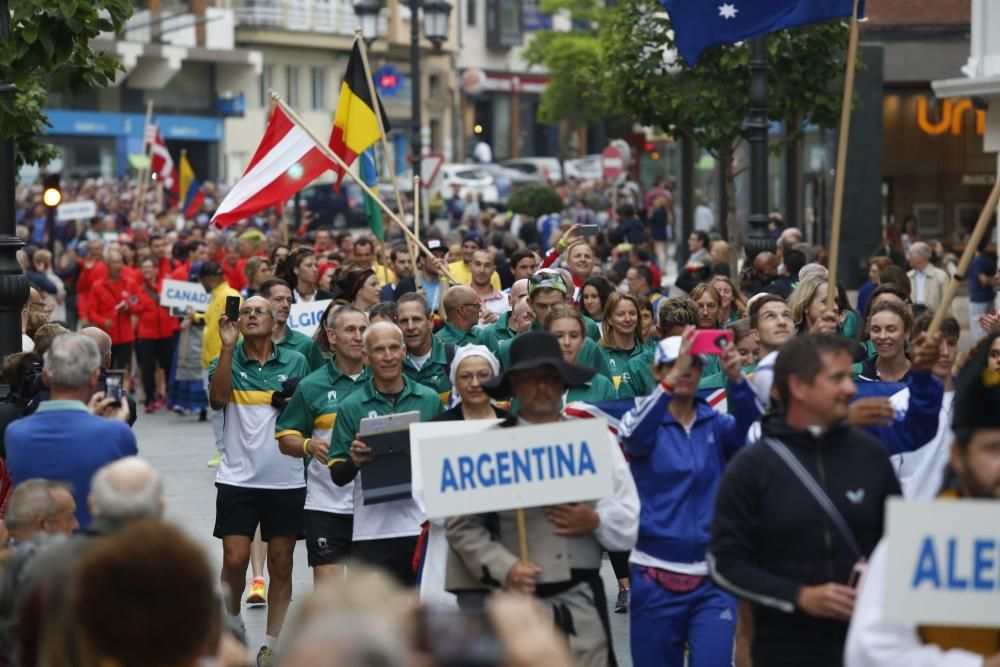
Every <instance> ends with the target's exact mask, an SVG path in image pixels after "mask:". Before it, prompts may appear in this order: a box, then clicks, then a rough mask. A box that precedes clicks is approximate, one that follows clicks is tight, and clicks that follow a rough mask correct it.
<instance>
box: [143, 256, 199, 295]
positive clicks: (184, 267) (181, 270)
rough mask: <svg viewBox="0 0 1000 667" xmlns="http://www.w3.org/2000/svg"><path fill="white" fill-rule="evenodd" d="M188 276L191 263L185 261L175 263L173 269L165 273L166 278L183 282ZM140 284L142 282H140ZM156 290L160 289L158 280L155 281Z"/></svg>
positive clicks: (189, 275)
mask: <svg viewBox="0 0 1000 667" xmlns="http://www.w3.org/2000/svg"><path fill="white" fill-rule="evenodd" d="M190 277H191V265H190V264H188V263H187V262H181V263H180V264H178V265H177V268H176V269H174V270H173V271H171V272H170V273H169V274H168V275H167V278H170V279H171V280H180V281H182V282H185V283H186V282H187V281H188V279H189V278H190ZM140 284H142V283H141V282H140ZM156 291H157V292H159V291H160V287H159V280H158V281H157V287H156Z"/></svg>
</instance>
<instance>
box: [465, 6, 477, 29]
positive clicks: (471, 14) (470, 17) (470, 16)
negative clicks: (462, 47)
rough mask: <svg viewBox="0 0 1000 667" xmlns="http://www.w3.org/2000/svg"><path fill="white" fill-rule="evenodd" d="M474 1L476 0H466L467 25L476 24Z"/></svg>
mask: <svg viewBox="0 0 1000 667" xmlns="http://www.w3.org/2000/svg"><path fill="white" fill-rule="evenodd" d="M476 2H477V0H466V3H465V22H466V24H468V25H472V26H474V25H476Z"/></svg>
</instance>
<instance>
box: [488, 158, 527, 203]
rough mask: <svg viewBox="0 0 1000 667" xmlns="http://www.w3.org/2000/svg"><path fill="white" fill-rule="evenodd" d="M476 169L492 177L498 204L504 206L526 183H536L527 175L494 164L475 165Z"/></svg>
mask: <svg viewBox="0 0 1000 667" xmlns="http://www.w3.org/2000/svg"><path fill="white" fill-rule="evenodd" d="M476 168H477V169H482V170H483V171H485V172H486V173H487V174H489V175H490V176H492V177H493V182H494V183H496V186H497V194H498V199H497V203H498V204H506V203H507V200H508V199H509V198H510V196H511V195H512V194H513V193H514V190H516V189H517V188H519V187H520V186H522V185H525V184H526V183H537V181H536V180H535V179H534V178H533V177H531V176H528V175H527V174H523V173H521V172H519V171H516V170H514V169H511V168H509V167H505V166H503V165H502V164H497V163H496V162H490V163H488V164H477V165H476Z"/></svg>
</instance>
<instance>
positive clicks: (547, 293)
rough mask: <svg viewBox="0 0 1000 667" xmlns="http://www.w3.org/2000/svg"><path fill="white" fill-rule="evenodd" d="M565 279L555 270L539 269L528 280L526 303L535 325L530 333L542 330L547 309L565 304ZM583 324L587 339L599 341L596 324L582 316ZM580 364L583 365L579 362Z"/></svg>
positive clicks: (566, 292) (598, 331)
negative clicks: (528, 305) (532, 313)
mask: <svg viewBox="0 0 1000 667" xmlns="http://www.w3.org/2000/svg"><path fill="white" fill-rule="evenodd" d="M566 280H568V279H567V278H563V277H562V274H560V273H559V272H558V271H556V270H555V269H539V270H538V271H536V272H535V273H534V274H532V276H531V278H529V279H528V303H529V304H530V305H531V309H532V310H534V311H535V323H534V324H533V325H532V326H531V330H532V331H541V330H542V320H544V319H545V316H546V315H548V313H549V309H550V308H551V307H552V306H555V305H557V304H560V303H566V302H567V299H566V295H567V294H568V293H569V287H568V286H567V284H566ZM583 323H584V325H585V327H586V329H587V338H589V339H590V340H592V341H594V342H597V341H599V340H600V339H601V329H600V327H598V326H597V322H594V320H592V319H590V318H589V317H587V316H586V315H584V316H583ZM580 363H585V361H584V360H582V359H581V360H580Z"/></svg>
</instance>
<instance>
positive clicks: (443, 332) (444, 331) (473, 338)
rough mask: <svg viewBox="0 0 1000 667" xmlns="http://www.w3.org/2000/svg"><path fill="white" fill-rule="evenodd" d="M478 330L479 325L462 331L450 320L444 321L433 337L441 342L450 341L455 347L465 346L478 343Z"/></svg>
mask: <svg viewBox="0 0 1000 667" xmlns="http://www.w3.org/2000/svg"><path fill="white" fill-rule="evenodd" d="M479 332H480V329H479V327H472V328H471V329H469V330H468V331H462V330H461V329H459V328H458V327H456V326H455V325H454V324H452V323H451V322H445V323H444V326H442V327H441V328H440V329H438V330H437V332H436V333H435V334H434V337H435V338H437V339H438V340H439V341H441V342H442V343H451V344H452V345H454V346H455V347H465V346H466V345H479V343H480V340H479Z"/></svg>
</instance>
